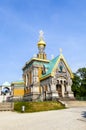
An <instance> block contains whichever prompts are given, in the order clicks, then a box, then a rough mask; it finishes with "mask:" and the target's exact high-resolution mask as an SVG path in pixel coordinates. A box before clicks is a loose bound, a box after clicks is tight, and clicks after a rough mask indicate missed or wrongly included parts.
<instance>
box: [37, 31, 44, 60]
mask: <svg viewBox="0 0 86 130" xmlns="http://www.w3.org/2000/svg"><path fill="white" fill-rule="evenodd" d="M43 34H44V32H43V31H42V30H40V31H39V42H38V44H37V45H38V50H39V54H38V55H37V57H38V58H40V59H46V54H45V52H44V50H45V47H46V43H45V41H44V36H43Z"/></svg>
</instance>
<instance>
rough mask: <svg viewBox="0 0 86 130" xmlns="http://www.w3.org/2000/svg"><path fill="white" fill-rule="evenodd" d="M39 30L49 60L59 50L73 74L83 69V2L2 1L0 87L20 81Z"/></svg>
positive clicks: (85, 39)
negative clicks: (42, 34)
mask: <svg viewBox="0 0 86 130" xmlns="http://www.w3.org/2000/svg"><path fill="white" fill-rule="evenodd" d="M41 29H42V30H43V31H44V38H45V41H46V44H47V46H46V53H47V56H48V58H49V59H50V58H51V55H52V54H53V55H54V56H57V55H58V54H59V48H62V49H63V55H64V57H65V58H66V60H67V62H68V64H69V66H70V67H71V69H72V71H73V72H75V71H76V70H77V69H78V68H80V67H85V66H86V0H1V1H0V84H2V83H3V82H5V81H8V82H11V81H15V80H18V79H20V78H21V77H22V67H23V65H24V64H25V62H26V61H28V60H29V59H30V58H31V57H32V56H33V55H34V54H37V52H38V49H37V42H38V38H39V30H41Z"/></svg>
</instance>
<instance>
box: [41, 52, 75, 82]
mask: <svg viewBox="0 0 86 130" xmlns="http://www.w3.org/2000/svg"><path fill="white" fill-rule="evenodd" d="M56 71H59V72H61V71H62V72H66V71H68V72H69V74H70V77H71V78H73V74H72V71H71V69H70V67H69V66H68V64H67V62H66V60H65V58H64V57H63V55H62V54H60V55H59V56H57V57H55V58H54V59H53V60H51V61H50V63H49V64H48V65H47V71H46V73H45V74H43V75H41V77H40V80H42V79H45V78H47V77H49V76H54V75H55V73H56Z"/></svg>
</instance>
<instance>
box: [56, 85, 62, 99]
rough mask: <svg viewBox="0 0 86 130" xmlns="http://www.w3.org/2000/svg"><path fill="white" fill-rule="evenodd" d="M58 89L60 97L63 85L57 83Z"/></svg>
mask: <svg viewBox="0 0 86 130" xmlns="http://www.w3.org/2000/svg"><path fill="white" fill-rule="evenodd" d="M56 90H57V91H58V95H59V97H62V86H61V85H60V84H57V85H56Z"/></svg>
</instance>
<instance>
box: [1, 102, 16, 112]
mask: <svg viewBox="0 0 86 130" xmlns="http://www.w3.org/2000/svg"><path fill="white" fill-rule="evenodd" d="M13 109H14V103H12V102H11V103H8V102H3V103H0V111H12V110H13Z"/></svg>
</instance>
